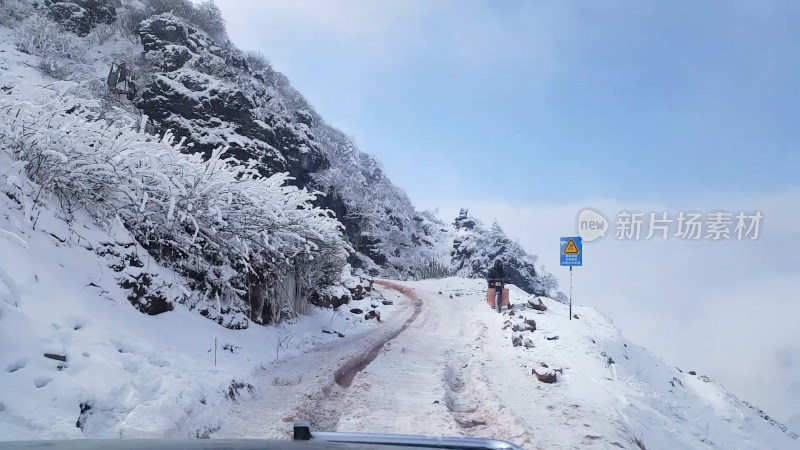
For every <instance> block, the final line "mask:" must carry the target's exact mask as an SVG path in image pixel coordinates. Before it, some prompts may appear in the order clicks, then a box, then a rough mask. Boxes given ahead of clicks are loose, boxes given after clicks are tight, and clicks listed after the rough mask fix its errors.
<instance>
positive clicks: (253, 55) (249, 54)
mask: <svg viewBox="0 0 800 450" xmlns="http://www.w3.org/2000/svg"><path fill="white" fill-rule="evenodd" d="M244 58H245V59H246V60H247V64H248V65H249V66H250V70H252V71H254V72H259V71H261V70H264V69H266V68H267V67H271V66H270V64H269V60H268V59H267V58H266V57H265V56H264V55H263V54H261V52H257V51H255V50H248V51H246V52H244Z"/></svg>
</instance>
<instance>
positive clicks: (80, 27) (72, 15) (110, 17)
mask: <svg viewBox="0 0 800 450" xmlns="http://www.w3.org/2000/svg"><path fill="white" fill-rule="evenodd" d="M44 4H45V6H46V7H47V9H48V10H49V13H50V17H51V18H52V19H53V20H55V21H56V22H58V23H60V24H61V25H63V26H64V28H66V29H68V30H70V31H72V32H73V33H75V34H77V35H79V36H86V35H87V34H89V32H90V31H92V28H94V26H95V25H97V24H98V23H112V22H113V21H114V20H115V19H116V18H117V11H116V9H115V8H114V5H113V4H111V2H110V1H108V0H71V1H54V0H45V2H44Z"/></svg>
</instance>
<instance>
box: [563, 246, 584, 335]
mask: <svg viewBox="0 0 800 450" xmlns="http://www.w3.org/2000/svg"><path fill="white" fill-rule="evenodd" d="M559 249H560V250H559V253H561V265H562V266H569V320H572V266H582V265H583V240H582V239H581V238H580V237H579V236H572V237H562V238H561V239H560V241H559ZM562 295H563V294H562Z"/></svg>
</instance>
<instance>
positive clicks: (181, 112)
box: [137, 14, 328, 186]
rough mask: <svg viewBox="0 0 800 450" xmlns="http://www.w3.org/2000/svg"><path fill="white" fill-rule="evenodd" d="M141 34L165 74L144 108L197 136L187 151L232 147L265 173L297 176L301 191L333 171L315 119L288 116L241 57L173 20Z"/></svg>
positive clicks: (153, 23)
mask: <svg viewBox="0 0 800 450" xmlns="http://www.w3.org/2000/svg"><path fill="white" fill-rule="evenodd" d="M139 34H140V37H141V40H142V44H143V46H144V51H145V57H146V58H147V59H148V60H150V61H154V62H155V63H156V69H157V73H156V74H155V75H154V77H153V82H152V83H150V84H149V85H148V86H146V87H145V89H144V91H143V92H142V95H141V98H140V99H139V100H138V103H137V106H138V107H139V108H141V109H142V112H144V113H145V114H147V115H148V117H150V118H151V119H152V120H153V121H154V123H155V125H156V127H157V131H159V132H162V133H163V132H165V131H167V130H170V131H172V132H173V133H174V134H175V135H176V136H178V137H186V138H191V142H192V143H193V144H194V145H193V147H191V148H189V149H187V151H192V152H201V153H203V154H206V155H209V154H210V153H211V151H212V150H214V149H215V148H217V147H220V146H225V145H230V147H231V148H230V150H229V154H230V155H231V156H233V157H235V158H236V159H238V160H240V161H248V160H255V161H256V162H257V163H258V164H257V166H256V168H257V169H258V170H259V171H260V172H261V173H262V174H263V175H265V176H268V175H271V174H273V173H276V172H289V174H290V175H291V176H292V177H293V178H294V179H295V181H294V182H295V183H296V184H298V185H300V186H306V185H308V184H309V183H310V182H311V174H312V173H315V172H318V171H320V170H322V169H324V168H326V167H327V166H328V162H327V159H326V158H325V157H324V155H323V154H322V152H321V151H320V149H319V145H318V144H317V143H316V141H315V140H314V136H313V133H311V131H310V129H309V127H308V125H307V123H308V122H309V121H310V120H311V118H310V115H302V114H300V117H293V116H291V115H289V114H287V113H285V111H281V108H280V101H279V99H278V98H277V95H276V93H275V92H274V91H273V90H271V88H270V87H269V86H268V85H266V84H264V83H263V81H262V80H259V79H258V77H257V76H253V75H251V74H250V71H249V68H248V64H247V61H246V60H245V59H244V58H243V57H242V55H241V54H240V53H239V52H238V51H236V50H235V49H226V48H223V47H220V46H218V45H217V44H216V43H215V42H214V41H213V40H212V39H211V38H210V37H209V36H208V35H206V34H205V33H204V32H202V31H200V30H198V29H197V28H195V27H192V26H191V25H188V24H187V23H186V22H184V21H182V20H181V19H180V18H177V17H174V16H170V15H168V14H162V15H158V16H153V17H151V18H149V19H146V20H144V21H143V22H142V25H141V27H140V31H139Z"/></svg>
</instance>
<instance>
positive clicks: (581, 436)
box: [214, 278, 797, 449]
mask: <svg viewBox="0 0 800 450" xmlns="http://www.w3.org/2000/svg"><path fill="white" fill-rule="evenodd" d="M381 283H382V286H381V287H379V289H381V291H382V292H383V293H384V295H385V296H386V298H388V299H392V300H394V301H395V303H396V304H399V305H400V308H398V311H397V312H396V313H395V314H393V316H392V317H391V318H390V319H389V320H388V321H386V322H385V323H384V324H383V326H382V327H379V328H375V329H374V330H372V331H370V332H369V333H368V334H366V335H362V336H361V337H354V338H353V339H352V340H350V339H343V340H341V342H334V343H332V344H330V345H328V346H326V347H323V348H318V349H317V350H316V351H311V352H309V353H305V354H300V355H297V356H295V357H293V358H292V359H290V360H288V361H284V362H282V363H281V364H280V365H279V366H276V367H274V370H271V369H270V368H269V367H267V369H266V370H265V372H264V373H263V374H262V375H261V376H260V379H261V381H260V386H259V387H258V393H257V395H256V396H255V398H254V399H253V400H251V401H246V402H243V403H241V404H239V405H238V407H237V408H236V410H235V412H234V414H233V415H232V416H230V418H229V419H228V421H227V424H226V425H225V426H224V427H223V428H222V429H221V430H220V431H219V432H218V433H216V434H215V435H214V437H251V438H268V437H271V438H286V437H288V436H289V435H290V433H291V424H292V422H293V421H294V420H310V421H311V423H312V426H313V427H314V429H317V430H322V431H349V432H373V433H407V434H426V435H447V436H470V437H487V438H496V439H502V440H507V441H511V442H514V443H516V444H519V445H521V446H523V447H525V448H542V449H554V448H597V449H608V448H634V449H635V448H638V447H637V445H636V443H635V442H634V441H635V440H636V439H641V440H642V441H643V442H644V443H645V445H647V446H648V448H671V449H677V448H754V449H756V448H787V449H788V448H797V447H796V445H797V441H796V440H793V439H791V437H789V436H788V435H787V434H786V433H784V432H783V431H781V430H780V429H778V428H777V427H775V426H774V425H772V424H770V423H768V422H767V421H765V420H763V419H762V418H760V417H758V416H757V415H755V414H754V413H753V411H750V410H748V409H747V408H745V407H743V405H742V404H741V403H740V402H739V401H738V400H737V399H735V397H732V396H729V394H727V393H726V392H724V391H723V390H722V389H721V388H720V387H719V386H717V385H716V384H714V383H712V382H707V381H703V380H702V379H699V377H697V376H692V375H688V374H684V373H683V372H680V371H679V370H677V369H676V368H673V367H669V366H666V365H665V364H664V363H663V361H661V360H660V359H658V358H656V357H654V356H652V355H651V354H650V353H649V352H648V351H647V350H645V349H643V348H641V347H638V346H636V345H634V344H631V343H630V342H628V341H626V340H624V339H623V338H622V336H621V335H620V334H619V331H618V330H617V329H616V328H614V327H613V325H612V324H611V322H610V321H609V320H608V319H606V318H605V317H604V316H602V315H601V314H599V313H597V312H596V311H595V310H594V309H593V308H589V307H575V308H574V311H573V312H574V313H575V314H577V315H578V317H579V319H577V320H571V321H570V320H569V316H568V310H567V307H566V306H565V305H561V304H558V303H556V302H553V301H550V300H548V299H545V300H544V302H545V305H547V307H548V310H547V311H544V312H539V311H535V310H533V309H530V308H528V307H525V306H524V305H525V304H526V303H527V300H528V299H529V298H532V297H530V296H528V295H527V294H525V293H524V292H522V291H519V290H516V289H514V288H513V287H512V295H511V298H512V304H514V315H513V316H509V314H508V312H506V311H505V310H504V311H503V314H498V313H497V312H496V311H494V310H492V309H491V308H489V307H488V306H487V305H486V304H485V302H484V295H485V294H484V292H485V291H484V282H483V281H481V280H466V279H458V278H451V279H447V280H430V281H421V282H409V283H402V285H400V284H397V283H395V282H381ZM400 290H402V291H403V292H404V293H405V294H404V293H401V292H398V291H400ZM525 319H528V320H529V321H530V320H531V319H533V320H535V322H536V330H535V331H530V330H524V331H513V326H514V325H518V329H519V327H522V328H526V327H525V325H524V320H525ZM514 335H517V336H519V337H520V338H521V339H522V342H524V343H527V344H528V346H527V348H526V347H525V346H524V345H520V346H516V347H515V346H514V345H513V344H512V336H514ZM526 340H529V341H526ZM545 365H546V366H547V367H545ZM532 369H535V370H536V371H537V372H539V373H552V371H553V369H558V370H557V371H556V372H555V373H556V376H557V378H558V381H557V382H556V383H553V384H546V383H543V382H541V381H539V380H538V379H537V377H536V376H535V375H532ZM344 373H348V374H349V376H348V377H346V378H347V380H346V382H342V374H344ZM350 378H352V380H350ZM337 380H338V381H339V383H337ZM710 405H711V406H710Z"/></svg>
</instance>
